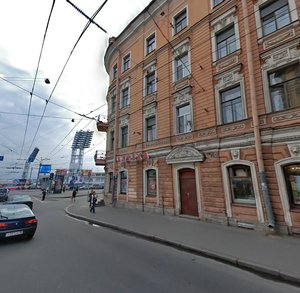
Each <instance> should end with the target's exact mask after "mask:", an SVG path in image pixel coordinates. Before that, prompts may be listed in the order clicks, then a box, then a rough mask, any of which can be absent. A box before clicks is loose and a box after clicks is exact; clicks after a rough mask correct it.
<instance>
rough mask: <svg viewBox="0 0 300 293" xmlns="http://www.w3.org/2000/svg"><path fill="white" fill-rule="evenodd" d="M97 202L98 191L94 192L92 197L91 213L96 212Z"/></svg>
mask: <svg viewBox="0 0 300 293" xmlns="http://www.w3.org/2000/svg"><path fill="white" fill-rule="evenodd" d="M96 202H97V197H96V193H93V194H92V198H91V208H90V212H91V213H95V206H96Z"/></svg>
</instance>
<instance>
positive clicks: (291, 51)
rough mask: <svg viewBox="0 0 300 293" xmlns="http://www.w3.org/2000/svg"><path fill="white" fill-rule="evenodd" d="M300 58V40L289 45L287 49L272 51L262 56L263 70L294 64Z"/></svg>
mask: <svg viewBox="0 0 300 293" xmlns="http://www.w3.org/2000/svg"><path fill="white" fill-rule="evenodd" d="M299 57H300V50H299V40H297V41H295V42H292V43H289V44H287V45H286V46H285V48H280V49H277V50H272V51H271V52H268V53H265V54H263V55H262V56H261V59H262V60H263V65H262V69H263V70H272V69H275V68H276V67H279V66H282V65H285V64H288V63H290V62H293V61H295V60H297V59H299Z"/></svg>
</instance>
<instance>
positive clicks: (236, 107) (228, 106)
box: [220, 85, 245, 123]
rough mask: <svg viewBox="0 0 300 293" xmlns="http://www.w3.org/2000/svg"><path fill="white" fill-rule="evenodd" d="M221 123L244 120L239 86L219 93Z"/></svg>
mask: <svg viewBox="0 0 300 293" xmlns="http://www.w3.org/2000/svg"><path fill="white" fill-rule="evenodd" d="M220 99H221V112H222V122H223V123H231V122H235V121H239V120H242V119H244V118H245V115H244V107H243V100H242V93H241V87H240V85H238V86H235V87H233V88H230V89H226V90H224V91H221V92H220Z"/></svg>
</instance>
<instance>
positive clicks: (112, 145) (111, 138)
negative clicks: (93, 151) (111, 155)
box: [109, 130, 115, 151]
mask: <svg viewBox="0 0 300 293" xmlns="http://www.w3.org/2000/svg"><path fill="white" fill-rule="evenodd" d="M109 147H110V150H111V151H113V150H114V147H115V131H114V130H112V131H111V132H110V144H109Z"/></svg>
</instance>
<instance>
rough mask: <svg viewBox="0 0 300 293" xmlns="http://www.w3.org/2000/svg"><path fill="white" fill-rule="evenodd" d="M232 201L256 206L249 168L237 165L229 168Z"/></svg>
mask: <svg viewBox="0 0 300 293" xmlns="http://www.w3.org/2000/svg"><path fill="white" fill-rule="evenodd" d="M228 171H229V181H230V187H231V196H232V201H233V202H235V203H250V204H255V195H254V189H253V184H252V177H251V170H250V167H249V166H244V165H235V166H231V167H229V168H228Z"/></svg>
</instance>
